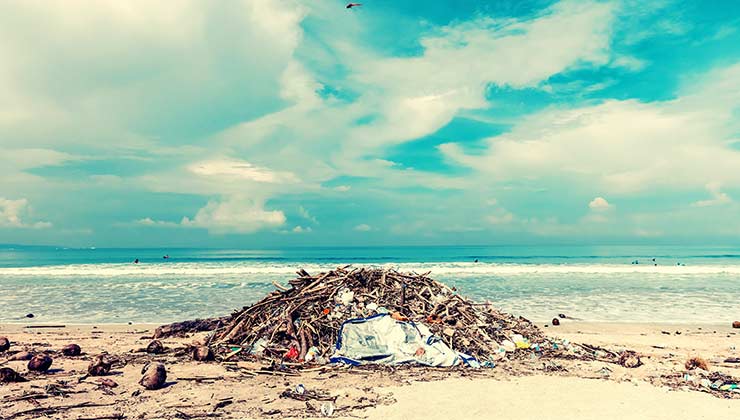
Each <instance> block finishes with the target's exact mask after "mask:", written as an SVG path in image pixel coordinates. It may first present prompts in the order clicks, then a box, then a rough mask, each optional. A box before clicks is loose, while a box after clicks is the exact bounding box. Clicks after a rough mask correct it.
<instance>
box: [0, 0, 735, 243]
mask: <svg viewBox="0 0 740 420" xmlns="http://www.w3.org/2000/svg"><path fill="white" fill-rule="evenodd" d="M0 16H2V25H0V40H2V41H0V63H1V64H0V84H2V90H1V91H0V148H1V149H0V151H1V153H0V243H24V244H58V245H67V246H98V247H103V246H193V247H197V246H214V247H275V246H304V245H425V244H520V243H525V244H549V243H584V244H601V243H698V244H717V243H733V244H737V243H740V201H739V200H740V2H733V1H700V0H697V1H660V0H658V1H636V0H634V1H633V0H624V1H567V0H566V1H559V2H557V1H523V0H511V1H506V0H496V1H473V0H458V1H430V2H420V1H405V0H392V1H391V0H367V1H365V2H364V4H363V6H362V7H357V8H353V9H350V10H348V9H346V8H345V7H344V3H343V2H341V1H333V0H306V1H290V0H284V1H278V0H248V1H243V2H239V1H227V2H214V1H177V2H164V1H136V0H134V1H126V2H120V1H94V0H90V1H78V0H59V1H51V0H43V1H42V0H23V1H12V0H11V1H3V2H2V4H0Z"/></svg>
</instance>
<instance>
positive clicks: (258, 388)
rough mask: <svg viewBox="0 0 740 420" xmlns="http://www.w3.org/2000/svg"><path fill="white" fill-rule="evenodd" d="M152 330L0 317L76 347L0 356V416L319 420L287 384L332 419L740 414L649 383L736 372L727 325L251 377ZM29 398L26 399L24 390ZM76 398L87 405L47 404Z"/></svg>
mask: <svg viewBox="0 0 740 420" xmlns="http://www.w3.org/2000/svg"><path fill="white" fill-rule="evenodd" d="M540 326H543V325H540ZM155 327H156V326H154V325H100V326H97V327H93V326H67V327H65V328H53V329H43V328H40V329H27V328H24V327H23V326H22V325H0V336H7V337H9V338H10V340H11V341H12V342H13V343H14V345H13V348H11V351H12V350H14V349H15V350H22V349H27V350H35V351H43V350H50V349H51V350H58V349H59V348H61V347H62V346H63V345H65V344H68V343H77V344H79V345H80V346H81V347H82V349H83V352H84V353H85V354H83V355H82V356H79V357H63V356H61V355H58V356H55V359H54V364H53V365H52V370H51V371H50V372H48V373H47V374H43V375H32V374H29V373H28V372H27V369H26V362H20V361H10V362H5V358H6V357H5V356H3V355H0V367H11V368H13V369H15V370H16V371H18V372H19V373H21V374H23V375H24V376H26V377H27V378H28V379H30V381H29V382H26V383H12V384H3V385H0V418H2V419H35V418H53V419H86V418H87V419H93V418H97V419H102V418H114V416H116V415H124V416H125V418H127V419H155V418H234V419H238V418H302V417H303V418H305V417H321V413H320V412H319V410H320V407H321V405H322V404H325V403H324V402H322V401H316V400H311V401H309V402H308V404H307V403H306V402H304V401H297V400H294V399H290V398H281V397H280V394H281V393H282V392H283V391H285V390H286V389H293V388H294V387H295V386H296V385H297V384H303V385H304V386H305V387H306V389H308V390H315V391H326V392H327V393H329V394H330V395H331V396H332V397H336V400H335V402H334V406H335V412H334V415H333V417H347V418H351V417H350V416H352V417H354V416H360V417H363V418H370V419H402V418H403V419H410V418H420V417H422V416H423V417H424V418H427V419H431V420H436V419H448V418H495V417H507V418H517V419H527V418H537V419H543V418H546V419H550V418H584V419H590V418H594V419H595V418H599V419H609V418H622V419H664V418H665V419H668V418H671V419H698V418H722V417H725V418H733V417H737V414H738V413H740V399H731V400H730V399H722V398H717V397H715V396H712V395H710V394H707V393H702V392H698V391H690V390H688V389H681V387H675V386H674V387H668V386H666V384H665V382H664V381H663V382H662V381H661V380H660V377H661V375H667V374H676V373H683V372H684V367H683V364H684V362H685V360H686V359H687V358H688V357H690V356H695V355H698V356H701V357H703V358H705V359H707V360H708V361H709V363H710V366H711V368H710V369H711V370H712V371H718V372H723V373H726V374H729V375H732V376H735V377H740V364H734V363H724V362H723V361H724V360H725V359H726V358H728V357H740V352H739V351H738V350H737V348H740V334H739V333H740V330H733V329H732V328H731V327H730V326H722V325H652V324H601V323H598V324H597V323H585V322H577V321H568V320H566V321H565V322H563V324H562V325H560V326H558V327H553V326H550V327H547V328H544V330H545V332H546V333H547V334H548V335H550V336H553V337H559V338H566V339H568V340H570V341H572V342H582V343H589V344H593V345H599V346H603V347H606V348H609V349H615V350H618V349H623V348H629V349H633V350H636V351H638V352H639V353H640V354H641V355H642V361H643V362H644V365H643V366H641V367H639V368H635V369H627V368H623V367H621V366H618V365H614V364H607V363H604V362H597V361H579V360H573V361H560V360H559V361H558V363H557V364H552V363H550V362H543V361H541V360H537V359H532V360H525V361H524V362H523V363H507V362H504V363H501V364H499V365H498V366H497V367H496V368H493V369H480V370H474V369H458V370H448V369H421V368H402V369H395V370H387V369H384V370H372V369H370V370H364V369H346V368H331V369H330V368H327V369H313V370H311V371H308V372H304V373H301V375H300V376H266V375H257V376H254V375H252V374H250V373H248V371H254V370H256V369H258V368H259V364H257V363H251V362H239V364H238V366H237V365H228V366H225V365H221V364H218V363H215V362H211V363H199V362H193V361H189V360H187V357H185V356H182V355H180V356H178V355H177V353H178V351H177V349H182V348H184V346H187V345H188V344H191V343H192V342H194V341H197V340H199V339H202V338H203V336H204V334H203V333H201V334H196V335H193V336H191V337H187V338H176V339H166V340H163V342H164V344H165V345H166V346H167V347H169V348H170V349H172V350H171V351H169V352H168V353H166V354H164V355H159V356H150V355H147V354H145V353H142V352H136V350H138V349H140V348H143V347H146V345H147V344H148V343H149V341H150V339H149V337H151V335H152V332H153V330H154V328H155ZM103 351H107V352H109V353H111V354H115V355H117V356H119V357H121V359H122V360H125V364H123V363H121V364H118V365H115V366H114V369H113V371H112V374H111V375H110V376H108V377H107V378H109V379H112V380H114V381H115V382H116V383H118V387H116V388H112V389H107V388H105V387H102V386H100V385H99V380H100V379H99V378H93V377H86V378H85V377H84V374H85V373H86V368H87V365H88V363H89V360H90V358H91V357H92V356H93V355H96V354H99V353H101V352H103ZM181 353H182V352H181ZM150 359H156V360H159V361H162V362H164V363H165V364H166V366H167V369H168V385H167V386H166V387H165V388H163V389H160V390H157V391H147V390H144V389H143V388H142V387H141V386H140V385H138V384H137V382H138V380H139V378H140V377H141V374H140V371H141V368H142V366H143V364H144V363H145V362H146V361H148V360H150ZM50 385H53V386H50ZM32 394H35V395H37V396H36V397H35V398H31V397H29V395H31V396H32ZM58 394H63V396H62V395H58ZM85 403H87V404H96V405H99V406H88V407H78V408H69V409H64V410H60V411H58V412H53V411H50V410H49V407H60V406H70V405H76V404H85ZM23 412H25V413H26V414H22V413H23Z"/></svg>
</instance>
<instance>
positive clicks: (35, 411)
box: [4, 401, 117, 420]
mask: <svg viewBox="0 0 740 420" xmlns="http://www.w3.org/2000/svg"><path fill="white" fill-rule="evenodd" d="M116 403H117V402H111V403H92V402H89V401H86V402H82V403H79V404H71V405H57V406H51V407H36V408H31V409H29V410H23V411H18V412H15V413H13V414H11V415H9V416H8V417H4V420H11V419H14V418H16V417H21V416H26V415H29V414H43V415H49V414H55V413H59V412H62V411H67V410H72V409H74V408H91V407H107V406H111V405H114V404H116Z"/></svg>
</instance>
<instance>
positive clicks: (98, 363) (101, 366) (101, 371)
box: [87, 354, 111, 376]
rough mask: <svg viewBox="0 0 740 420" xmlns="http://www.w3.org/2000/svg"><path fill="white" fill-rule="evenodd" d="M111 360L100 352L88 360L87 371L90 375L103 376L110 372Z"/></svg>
mask: <svg viewBox="0 0 740 420" xmlns="http://www.w3.org/2000/svg"><path fill="white" fill-rule="evenodd" d="M110 368H111V362H110V360H109V359H108V356H107V355H105V354H101V355H99V356H97V357H95V358H94V359H93V360H92V361H90V365H88V367H87V373H88V374H90V375H91V376H104V375H107V374H108V373H109V372H110Z"/></svg>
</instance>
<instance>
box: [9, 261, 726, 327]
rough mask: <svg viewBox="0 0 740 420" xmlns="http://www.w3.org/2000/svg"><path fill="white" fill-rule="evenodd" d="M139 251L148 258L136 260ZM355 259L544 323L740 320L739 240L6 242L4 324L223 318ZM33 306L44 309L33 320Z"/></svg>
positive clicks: (721, 321)
mask: <svg viewBox="0 0 740 420" xmlns="http://www.w3.org/2000/svg"><path fill="white" fill-rule="evenodd" d="M164 255H169V256H170V258H169V259H164V258H162V257H163V256H164ZM136 258H138V259H139V260H140V263H139V264H133V260H134V259H136ZM653 258H655V262H653ZM476 259H477V260H478V262H474V261H475V260H476ZM635 260H637V261H639V262H640V264H632V262H633V261H635ZM345 264H353V265H358V266H359V265H370V266H388V267H395V268H397V269H399V270H404V271H416V272H419V273H421V272H428V271H429V272H431V274H430V275H431V276H432V277H434V278H436V279H438V280H441V281H444V282H446V283H448V284H451V285H454V286H456V287H457V288H458V289H459V290H460V292H461V293H463V294H466V295H469V296H471V297H473V298H475V299H478V300H490V301H492V302H494V303H495V304H496V305H497V306H499V307H500V308H502V309H504V310H506V311H510V312H513V313H515V314H518V315H523V316H526V317H529V318H532V319H536V320H546V319H549V318H551V317H553V316H554V315H556V314H558V313H566V314H568V315H569V316H573V317H578V318H582V319H584V320H589V321H634V322H679V323H728V322H731V321H733V320H736V319H740V248H727V247H701V248H699V247H677V246H675V247H645V246H611V247H586V246H544V247H527V246H514V247H505V246H501V247H398V248H393V247H386V248H293V249H282V250H213V249H65V248H53V247H17V246H15V247H14V246H5V247H0V308H2V311H0V322H22V323H29V322H31V323H32V322H36V323H48V322H64V323H111V322H116V323H119V322H129V321H130V322H169V321H176V320H182V319H189V318H195V317H207V316H218V315H224V314H228V313H230V311H232V310H233V309H235V308H240V307H242V306H244V305H247V304H250V303H252V302H254V301H256V300H257V299H259V298H261V297H262V296H263V295H264V294H265V293H267V292H269V291H270V290H272V289H274V286H273V285H272V282H273V281H277V282H286V281H287V280H288V279H290V278H292V277H293V276H294V273H295V271H296V270H297V269H299V268H305V269H306V270H308V271H309V272H318V271H322V270H327V269H330V268H332V267H335V266H337V265H345ZM27 313H33V314H34V315H35V318H33V319H30V320H28V319H26V318H24V315H25V314H27Z"/></svg>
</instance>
